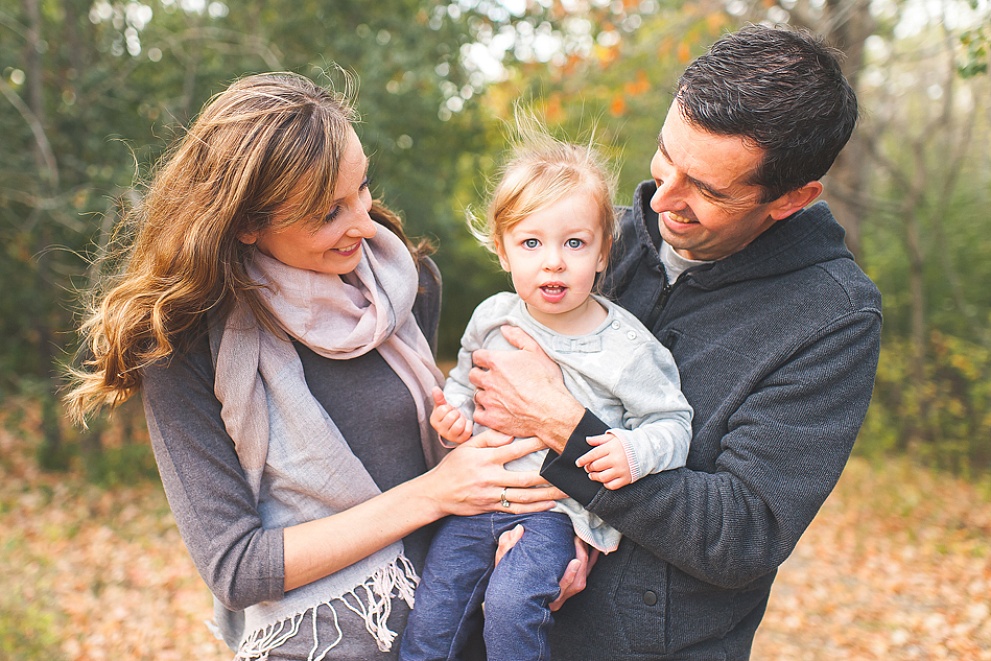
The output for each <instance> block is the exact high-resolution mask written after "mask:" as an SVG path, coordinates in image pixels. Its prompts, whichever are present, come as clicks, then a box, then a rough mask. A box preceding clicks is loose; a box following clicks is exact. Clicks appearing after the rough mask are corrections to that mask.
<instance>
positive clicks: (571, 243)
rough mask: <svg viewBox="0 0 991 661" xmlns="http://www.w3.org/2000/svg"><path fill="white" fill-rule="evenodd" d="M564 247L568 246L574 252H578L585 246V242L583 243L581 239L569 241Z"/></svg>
mask: <svg viewBox="0 0 991 661" xmlns="http://www.w3.org/2000/svg"><path fill="white" fill-rule="evenodd" d="M564 245H566V246H568V247H569V248H571V249H573V250H577V249H578V248H581V247H582V246H583V245H585V242H584V241H582V240H581V239H568V240H567V241H565V243H564Z"/></svg>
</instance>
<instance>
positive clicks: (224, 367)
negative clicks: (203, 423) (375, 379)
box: [211, 227, 444, 658]
mask: <svg viewBox="0 0 991 661" xmlns="http://www.w3.org/2000/svg"><path fill="white" fill-rule="evenodd" d="M362 251H363V256H362V260H361V262H360V263H359V265H358V268H357V269H356V270H355V271H354V272H353V273H350V274H348V275H345V276H336V275H327V274H320V273H315V272H312V271H304V270H301V269H297V268H293V267H291V266H287V265H285V264H283V263H281V262H279V261H277V260H275V259H272V258H269V257H266V256H265V255H263V254H261V253H258V252H256V253H254V256H253V258H252V259H251V260H250V262H249V263H248V264H247V269H248V273H249V275H251V277H252V278H253V279H255V280H256V281H257V282H258V283H260V284H263V285H265V288H264V289H262V290H261V292H262V296H263V299H264V301H265V303H266V304H267V305H268V307H269V309H270V310H271V311H272V312H273V314H274V315H275V317H276V319H277V320H278V322H279V324H280V326H281V327H282V329H283V330H284V331H285V335H279V336H276V335H273V334H271V333H269V332H267V331H266V330H264V329H263V328H262V327H261V326H260V324H258V322H257V321H256V319H255V318H254V316H253V314H252V313H251V311H250V309H249V308H248V306H247V305H243V304H242V305H239V306H237V307H236V308H235V309H234V311H233V312H232V313H231V315H230V316H229V317H228V318H227V320H226V322H225V324H224V327H223V330H222V331H221V332H219V333H218V332H211V348H212V350H213V352H214V357H215V360H216V368H217V375H216V384H215V392H216V395H217V397H218V399H219V400H220V402H221V404H222V413H221V415H222V417H223V420H224V424H225V426H226V428H227V431H228V432H229V433H230V435H231V438H233V440H234V445H235V449H236V451H237V456H238V459H239V460H240V462H241V466H242V468H243V469H244V472H245V474H246V476H247V479H248V482H249V484H250V486H251V489H252V492H253V493H254V496H255V499H256V501H257V503H258V511H259V514H260V515H261V518H262V521H263V525H264V526H265V527H266V528H279V527H286V526H291V525H295V524H298V523H302V522H305V521H310V520H313V519H317V518H321V517H325V516H330V515H332V514H335V513H337V512H341V511H343V510H346V509H348V508H350V507H353V506H354V505H356V504H358V503H361V502H363V501H365V500H368V499H369V498H372V497H374V496H375V495H377V494H378V493H380V491H379V489H378V487H377V486H376V485H375V483H374V481H373V480H372V478H371V476H369V474H368V472H367V471H366V470H365V467H364V466H363V465H362V464H361V462H360V461H359V460H358V459H357V458H356V457H355V456H354V454H352V452H351V449H350V447H349V446H348V444H347V442H346V440H345V439H344V437H343V436H342V435H341V432H340V431H339V430H338V428H337V426H336V425H335V424H334V421H333V420H331V419H330V417H329V416H328V415H327V413H326V411H325V410H324V409H323V407H322V406H321V405H320V404H319V403H318V402H317V401H316V399H314V397H313V395H312V394H311V393H310V391H309V389H308V388H307V386H306V381H305V379H304V376H303V367H302V364H301V363H300V360H299V356H298V355H297V353H296V350H295V349H294V348H293V346H292V343H291V342H290V341H289V340H290V338H293V339H295V340H298V341H300V342H302V343H303V344H305V345H306V346H307V347H309V348H310V349H312V350H313V351H314V352H316V353H318V354H320V355H322V356H325V357H327V358H332V359H341V360H345V359H348V358H353V357H356V356H360V355H363V354H365V353H368V352H369V351H373V350H378V351H379V353H380V354H381V355H382V357H383V359H384V360H385V361H386V362H387V363H388V364H389V366H390V367H391V368H392V369H393V370H394V371H395V372H396V374H397V375H398V376H399V377H400V378H401V379H402V381H403V383H405V384H406V386H407V388H409V390H410V393H411V394H412V395H413V400H414V401H415V402H416V407H417V415H418V418H419V421H420V434H421V440H422V444H423V451H424V455H425V456H426V459H427V465H428V466H433V465H435V464H436V463H437V462H438V461H439V460H440V458H441V456H442V455H443V452H444V450H443V449H442V448H441V446H440V444H439V443H438V442H437V440H436V436H435V435H434V433H433V430H432V429H431V428H430V425H429V421H428V416H429V407H430V405H431V400H430V389H431V388H432V387H433V386H435V385H439V384H440V383H442V375H441V373H440V371H439V370H438V369H437V367H436V366H435V364H434V360H433V357H432V355H431V352H430V347H429V344H428V343H427V340H426V338H425V337H424V335H423V333H422V331H421V330H420V328H419V326H418V325H417V324H416V320H415V319H414V317H413V315H412V309H413V302H414V300H415V298H416V290H417V284H418V279H417V273H416V267H415V265H414V263H413V259H412V257H411V256H410V254H409V252H408V250H407V249H406V247H405V245H404V244H403V242H402V241H401V240H400V239H399V238H398V237H396V236H395V235H394V234H393V233H392V232H390V231H389V230H387V229H386V228H384V227H379V230H378V232H377V234H376V236H375V237H374V238H372V239H370V240H366V241H365V242H364V245H363V247H362ZM369 424H372V422H371V421H370V422H369ZM386 441H387V439H383V442H386ZM417 580H418V579H417V578H416V575H415V573H414V572H413V570H412V567H411V566H410V565H409V562H408V561H407V560H406V558H405V556H404V555H403V552H402V544H401V543H396V544H392V545H391V546H389V547H386V548H385V549H382V550H381V551H379V552H377V553H375V554H373V555H371V556H370V557H368V558H366V559H365V560H362V561H360V562H358V563H355V564H354V565H351V566H350V567H347V568H345V569H343V570H341V571H338V572H336V573H334V574H333V575H331V576H328V577H327V578H324V579H322V580H320V581H317V582H315V583H311V584H309V585H307V586H304V587H302V588H298V589H296V590H292V591H291V592H289V593H286V595H285V597H284V598H283V599H282V600H280V601H277V602H266V603H262V604H257V605H255V606H251V607H249V608H248V609H247V610H246V611H245V613H244V620H245V621H244V629H243V634H244V635H242V636H241V637H240V640H241V645H240V651H239V656H238V658H242V657H243V658H265V657H267V654H268V652H269V651H271V650H272V649H275V648H276V647H278V646H279V645H280V644H282V643H283V642H285V640H286V639H288V638H289V637H291V635H294V633H295V630H297V629H298V626H299V622H300V621H301V620H302V618H303V616H304V615H305V614H306V613H307V612H310V613H311V615H313V613H315V609H317V608H318V607H319V606H321V605H326V606H328V607H330V608H331V609H332V610H333V608H334V605H333V603H332V602H334V601H337V602H339V603H343V604H345V605H346V606H347V607H348V608H350V609H351V610H353V611H355V612H356V613H358V614H359V615H361V616H362V617H363V618H364V619H365V624H366V627H367V628H368V631H369V633H371V634H372V635H373V636H374V637H375V639H376V641H377V642H378V645H379V648H380V649H383V650H387V649H389V648H390V646H391V643H392V641H393V639H394V638H395V635H396V634H395V633H394V632H392V631H390V630H389V628H388V623H387V618H388V615H389V611H390V610H391V598H392V597H394V596H400V597H402V598H404V599H405V600H406V601H407V603H410V605H412V593H413V589H414V587H415V584H416V581H417ZM314 617H315V615H314ZM219 624H220V626H221V628H222V629H223V625H224V623H222V622H221V623H219ZM231 633H232V632H229V631H228V632H225V634H226V635H225V637H227V636H229V635H230V634H231ZM235 636H236V635H235Z"/></svg>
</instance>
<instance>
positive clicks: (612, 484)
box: [575, 433, 633, 490]
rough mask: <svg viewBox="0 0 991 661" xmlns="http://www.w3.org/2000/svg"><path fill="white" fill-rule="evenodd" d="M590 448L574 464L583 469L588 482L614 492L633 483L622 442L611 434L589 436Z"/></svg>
mask: <svg viewBox="0 0 991 661" xmlns="http://www.w3.org/2000/svg"><path fill="white" fill-rule="evenodd" d="M588 444H589V445H594V446H596V447H594V448H592V449H591V450H589V451H588V452H586V453H585V454H583V455H582V456H581V457H579V458H578V461H576V462H575V463H576V464H577V465H578V467H579V468H584V469H585V472H586V473H588V477H589V479H590V480H594V481H595V482H601V483H602V484H603V485H604V486H605V487H606V488H607V489H610V490H616V489H619V488H620V487H625V486H626V485H627V484H631V483H632V482H633V473H632V472H631V471H630V463H629V461H627V459H626V448H624V447H623V442H622V441H620V440H619V439H618V438H617V437H615V436H613V435H612V434H608V433H606V434H603V435H601V436H589V437H588Z"/></svg>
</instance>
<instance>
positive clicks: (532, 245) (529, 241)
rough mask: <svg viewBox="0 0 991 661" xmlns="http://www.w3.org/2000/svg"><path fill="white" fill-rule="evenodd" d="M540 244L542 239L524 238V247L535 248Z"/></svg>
mask: <svg viewBox="0 0 991 661" xmlns="http://www.w3.org/2000/svg"><path fill="white" fill-rule="evenodd" d="M539 245H540V241H537V240H536V239H524V240H523V247H524V248H530V249H533V248H536V247H537V246H539Z"/></svg>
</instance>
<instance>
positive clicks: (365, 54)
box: [0, 0, 991, 656]
mask: <svg viewBox="0 0 991 661" xmlns="http://www.w3.org/2000/svg"><path fill="white" fill-rule="evenodd" d="M747 22H766V23H772V24H773V23H790V24H792V25H795V26H799V27H804V28H806V29H809V30H811V31H813V32H818V33H821V34H823V35H824V36H825V37H826V38H827V40H828V41H829V42H830V43H832V44H833V45H834V46H836V47H837V48H838V49H840V50H842V51H843V52H844V53H845V60H844V66H845V70H846V74H847V76H848V78H849V79H850V81H851V82H852V83H853V85H854V86H855V88H856V90H857V93H858V97H859V99H860V102H861V106H862V109H863V113H862V120H861V122H860V124H859V126H858V128H857V131H856V133H855V136H854V138H853V140H852V141H851V144H850V145H849V146H848V147H847V148H846V150H845V151H844V152H843V153H842V154H841V157H840V159H839V160H838V162H837V163H836V165H835V166H834V168H833V170H832V171H831V172H830V174H829V175H828V177H827V179H826V181H825V183H826V190H827V193H826V199H827V200H828V201H829V203H830V205H831V206H832V207H833V209H834V212H835V213H836V215H837V217H838V218H839V219H840V221H841V222H842V223H843V224H844V226H845V228H846V230H847V233H848V234H847V236H848V244H849V246H850V247H851V249H852V250H853V251H854V252H855V254H856V255H857V258H858V261H859V263H860V264H861V265H862V267H863V268H864V270H865V271H866V272H867V273H868V275H870V276H871V278H873V279H874V281H875V282H876V283H877V284H878V286H879V287H880V289H881V291H882V293H883V295H884V314H885V323H884V342H883V348H882V356H881V362H880V366H879V370H878V378H877V384H876V388H875V394H874V400H873V403H872V405H871V408H870V411H869V413H868V417H867V421H866V423H865V426H864V429H863V431H862V433H861V437H860V439H859V440H858V443H857V446H856V449H855V452H856V454H857V455H858V456H859V458H860V459H861V460H863V461H866V462H868V463H870V464H871V465H874V466H883V465H885V464H887V463H891V462H899V465H901V463H900V462H903V461H908V462H909V463H910V465H912V466H913V467H915V468H917V469H919V470H925V471H927V472H928V471H932V472H933V474H936V475H948V476H952V478H953V479H958V478H959V479H961V480H963V481H964V482H965V483H967V484H969V485H970V487H969V488H973V489H974V491H973V493H974V494H977V496H976V497H977V498H978V502H977V503H975V507H979V508H983V511H985V512H986V511H987V509H988V507H989V506H988V502H989V499H991V286H989V283H991V211H989V209H991V149H989V147H991V77H989V73H988V67H989V64H991V54H989V50H991V4H989V2H988V0H457V1H454V2H450V1H449V0H422V1H415V0H380V1H378V2H358V1H357V0H333V1H331V0H323V1H319V0H293V1H292V2H288V1H275V0H270V1H265V2H251V3H236V2H221V1H212V2H211V1H209V0H143V1H140V2H120V1H117V2H110V1H108V0H96V1H94V0H0V95H2V98H0V291H2V293H0V418H2V420H3V433H4V437H5V438H7V439H13V440H12V441H10V443H7V444H0V445H3V448H4V452H3V453H2V455H0V475H6V476H10V475H13V474H14V473H15V472H18V471H19V472H18V475H22V474H23V473H24V470H26V469H24V465H23V463H22V462H21V459H15V458H13V457H12V456H10V453H9V452H7V450H8V449H9V448H12V447H15V446H16V447H17V448H19V449H20V451H21V452H26V453H28V454H29V455H30V456H29V458H28V459H29V462H30V464H31V466H33V467H34V468H35V469H37V470H38V471H41V472H40V473H37V474H38V475H41V476H51V475H53V474H54V475H75V476H82V479H83V482H81V484H85V483H88V484H91V485H96V487H97V488H98V489H103V490H105V492H106V491H110V492H112V491H113V490H114V489H120V488H123V485H131V486H133V485H134V484H135V483H136V482H140V481H142V480H148V481H151V482H154V480H155V476H156V473H155V468H154V461H153V459H152V458H151V456H150V451H149V448H148V446H147V443H146V437H145V435H144V431H143V421H142V419H141V413H140V406H135V404H136V403H135V402H130V403H128V405H125V406H124V407H122V408H121V410H120V411H119V412H118V413H117V414H116V415H114V416H113V417H110V418H100V419H97V420H94V421H93V422H92V424H91V425H90V428H89V430H87V431H81V430H79V429H77V428H74V427H72V426H70V425H68V424H67V422H66V420H65V418H64V415H63V412H62V409H61V406H60V404H59V403H58V395H57V392H58V389H59V387H60V385H61V382H60V376H59V375H60V371H61V370H60V365H61V364H63V363H64V362H65V361H67V360H69V359H70V358H71V354H72V351H73V350H74V348H75V342H76V337H75V334H74V331H73V329H74V327H75V326H76V325H77V324H78V316H77V313H78V307H79V302H80V298H79V292H80V291H81V290H85V289H86V288H88V287H90V286H91V285H92V284H93V283H94V282H95V281H96V279H97V278H98V277H99V276H100V275H101V274H100V273H99V272H98V269H97V268H96V267H94V266H93V264H94V262H95V261H97V260H98V258H100V257H101V256H103V255H104V254H105V253H106V251H107V250H108V249H109V248H111V247H112V246H113V241H114V228H115V227H116V225H117V222H118V220H119V218H120V217H121V213H122V210H123V209H125V208H126V207H127V206H128V205H130V204H133V202H134V200H135V199H136V196H138V195H140V194H141V187H140V182H141V181H143V180H145V179H146V178H147V176H148V175H149V173H150V172H151V169H152V166H153V164H154V162H155V160H156V158H157V157H159V156H160V155H161V154H162V153H163V151H164V149H165V148H166V146H167V145H168V144H169V142H170V141H171V140H173V139H174V138H176V137H177V136H179V135H181V132H182V127H183V126H185V125H186V124H188V122H189V121H190V120H191V119H192V118H193V117H194V116H195V114H196V113H197V112H198V111H199V109H200V108H201V107H202V104H203V103H204V102H205V101H206V100H207V99H208V98H209V97H210V96H211V95H213V94H215V93H217V92H219V91H221V90H222V89H223V88H224V87H226V86H227V84H229V83H230V82H231V81H232V80H234V79H236V78H237V77H240V76H242V75H244V74H248V73H254V72H261V71H271V70H292V71H296V72H299V73H302V74H305V75H307V76H310V77H312V78H314V79H316V80H318V81H320V82H325V83H333V84H336V85H338V86H339V87H340V86H341V85H342V84H343V81H342V76H341V75H340V73H339V72H338V71H337V67H342V68H344V69H346V70H348V71H351V72H353V73H354V74H356V75H357V77H358V79H359V80H360V89H359V92H358V95H357V107H358V110H359V111H360V113H361V116H362V122H361V123H360V124H359V126H358V127H357V128H358V133H359V135H360V137H361V140H362V143H363V145H364V146H365V149H366V152H367V153H368V154H369V156H370V158H371V171H370V174H371V179H372V182H373V190H374V192H375V194H376V195H377V196H379V197H381V198H383V199H384V200H385V201H386V202H387V203H388V204H389V205H390V206H392V207H393V208H395V209H398V210H401V211H402V212H403V215H404V217H405V219H406V223H407V227H408V229H409V230H410V232H411V233H412V234H414V235H420V236H425V237H428V238H430V239H431V241H432V242H433V243H434V244H435V245H436V246H437V252H436V254H435V260H436V261H437V263H438V265H439V266H440V268H441V270H442V272H443V274H444V282H445V289H444V312H443V318H442V322H441V337H440V358H441V359H448V360H449V359H451V358H453V356H454V354H455V352H456V350H457V345H458V339H459V337H460V333H461V331H462V329H463V327H464V324H465V322H466V321H467V318H468V316H469V315H470V313H471V311H472V309H473V308H474V306H475V304H476V303H477V302H478V301H480V300H481V299H483V298H484V297H485V296H487V295H489V294H490V293H492V292H494V291H497V290H501V289H506V288H508V286H509V283H508V281H507V279H506V277H505V276H504V274H502V273H500V272H499V270H498V267H497V264H496V263H495V262H494V261H493V259H492V258H491V257H490V256H489V255H488V254H487V253H486V252H484V250H483V249H482V248H480V247H479V246H478V245H477V244H476V243H475V242H474V239H472V238H471V236H470V235H469V234H468V232H467V231H466V229H465V224H464V217H465V211H466V209H476V210H477V209H480V208H481V205H482V204H483V201H484V194H485V191H486V188H487V185H488V181H489V178H490V177H491V176H492V174H493V173H494V172H495V168H496V167H497V166H498V164H499V159H500V156H501V155H502V153H503V149H504V147H505V145H506V128H507V124H506V122H508V121H509V120H510V119H511V116H512V109H513V104H514V102H516V101H517V100H519V99H523V100H524V101H525V103H526V104H527V105H528V106H529V107H531V108H532V109H533V110H534V112H535V113H536V114H537V115H538V116H540V117H542V118H543V119H544V120H545V121H546V122H547V124H548V125H549V126H550V127H551V128H552V129H553V130H554V131H555V132H559V133H560V135H561V136H563V137H567V138H571V139H587V138H588V137H589V136H590V135H592V134H593V132H594V136H595V139H596V141H597V142H599V143H600V144H601V145H603V146H604V148H605V149H606V150H607V151H608V153H609V154H610V156H611V157H612V158H613V159H614V160H615V161H616V163H617V164H618V166H619V167H620V170H619V173H620V186H619V197H618V199H617V200H616V202H617V203H618V204H626V203H628V201H629V199H630V198H631V195H632V191H633V188H634V186H635V185H636V183H637V182H639V181H640V180H643V179H646V178H648V163H649V160H650V158H651V155H652V153H653V151H654V150H655V149H656V142H655V138H656V135H657V132H658V130H659V128H660V125H661V122H662V120H663V116H664V112H665V111H666V109H667V106H668V104H669V103H670V100H671V92H672V89H673V86H674V84H675V81H676V80H677V76H678V75H679V73H680V72H681V70H682V69H683V68H684V66H685V65H686V64H687V63H688V62H689V61H690V60H691V59H692V58H694V57H695V56H697V55H699V54H701V53H702V52H703V51H704V49H705V48H706V47H707V46H708V45H709V44H710V43H711V42H712V41H714V40H715V39H716V38H718V36H719V35H720V34H722V33H724V32H726V31H728V30H733V29H735V28H736V27H738V26H740V25H743V24H745V23H747ZM16 467H20V468H16ZM33 470H34V469H32V470H31V471H28V472H29V473H30V474H35V473H34V472H32V471H33ZM913 470H914V469H913ZM39 479H40V480H42V481H44V480H45V479H49V477H40V478H39ZM939 483H940V482H939V480H936V481H934V482H933V484H939ZM33 488H34V486H33V483H31V482H23V483H22V489H23V490H24V491H25V492H26V491H29V490H31V489H33ZM8 495H9V494H8ZM10 499H11V500H8V499H6V497H5V500H4V501H3V504H2V507H0V514H2V513H3V512H11V511H14V510H16V508H17V505H16V504H15V503H14V501H16V500H17V496H16V495H14V496H10ZM97 509H98V508H97ZM11 539H13V538H11ZM980 553H983V554H984V555H983V556H982V557H984V558H987V548H986V545H985V546H984V547H982V550H981V551H980ZM0 605H2V604H0ZM984 617H985V619H987V614H985V615H984ZM2 624H3V620H2V619H0V625H2ZM0 629H2V626H0ZM2 654H3V647H2V646H0V656H2Z"/></svg>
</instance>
